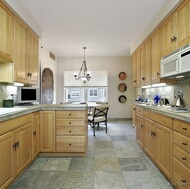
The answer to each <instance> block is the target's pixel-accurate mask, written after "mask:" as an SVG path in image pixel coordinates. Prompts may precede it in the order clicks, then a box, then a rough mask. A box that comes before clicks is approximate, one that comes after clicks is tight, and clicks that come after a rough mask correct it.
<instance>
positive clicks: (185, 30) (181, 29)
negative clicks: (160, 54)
mask: <svg viewBox="0 0 190 189" xmlns="http://www.w3.org/2000/svg"><path fill="white" fill-rule="evenodd" d="M176 16H177V29H178V48H179V47H181V46H183V45H186V44H188V43H189V42H190V1H189V0H186V1H185V3H184V4H183V5H181V6H180V7H179V9H178V10H177V11H176Z"/></svg>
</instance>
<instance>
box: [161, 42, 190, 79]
mask: <svg viewBox="0 0 190 189" xmlns="http://www.w3.org/2000/svg"><path fill="white" fill-rule="evenodd" d="M184 77H190V44H188V45H186V46H183V47H181V48H179V49H177V50H176V51H174V52H172V53H171V54H169V55H167V56H164V57H163V58H162V59H161V78H167V79H180V78H184Z"/></svg>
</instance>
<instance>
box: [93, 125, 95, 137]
mask: <svg viewBox="0 0 190 189" xmlns="http://www.w3.org/2000/svg"><path fill="white" fill-rule="evenodd" d="M93 134H94V136H95V124H94V126H93Z"/></svg>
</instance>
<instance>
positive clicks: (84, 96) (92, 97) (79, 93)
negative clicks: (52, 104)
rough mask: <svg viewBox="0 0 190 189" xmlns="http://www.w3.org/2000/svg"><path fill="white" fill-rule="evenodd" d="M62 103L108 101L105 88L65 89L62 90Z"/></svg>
mask: <svg viewBox="0 0 190 189" xmlns="http://www.w3.org/2000/svg"><path fill="white" fill-rule="evenodd" d="M64 96H65V100H64V101H66V102H67V101H72V102H84V101H85V102H96V101H108V98H107V87H93V88H92V87H90V88H89V87H85V88H79V87H72V88H69V87H65V88H64Z"/></svg>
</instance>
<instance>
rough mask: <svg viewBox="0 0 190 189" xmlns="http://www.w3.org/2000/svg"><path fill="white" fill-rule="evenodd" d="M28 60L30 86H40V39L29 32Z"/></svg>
mask: <svg viewBox="0 0 190 189" xmlns="http://www.w3.org/2000/svg"><path fill="white" fill-rule="evenodd" d="M27 39H28V40H27V47H28V48H27V52H28V53H27V59H28V69H27V75H28V80H29V81H28V82H29V83H30V84H38V73H39V69H38V67H39V65H38V62H39V60H38V38H36V37H35V36H34V35H33V34H32V32H30V31H28V38H27Z"/></svg>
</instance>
